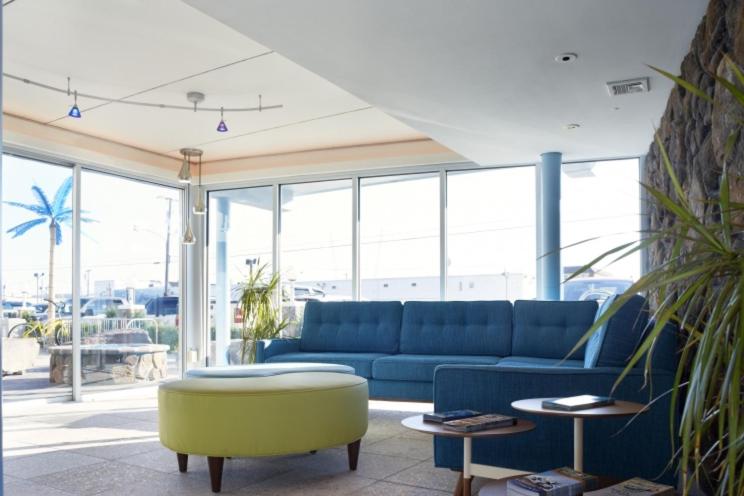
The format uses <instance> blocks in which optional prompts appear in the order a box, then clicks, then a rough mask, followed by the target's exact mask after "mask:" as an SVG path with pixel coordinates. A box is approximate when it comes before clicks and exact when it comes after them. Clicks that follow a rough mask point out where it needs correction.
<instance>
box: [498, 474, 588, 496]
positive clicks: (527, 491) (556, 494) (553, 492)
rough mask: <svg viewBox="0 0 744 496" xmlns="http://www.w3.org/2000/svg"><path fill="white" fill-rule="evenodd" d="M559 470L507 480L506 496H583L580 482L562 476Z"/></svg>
mask: <svg viewBox="0 0 744 496" xmlns="http://www.w3.org/2000/svg"><path fill="white" fill-rule="evenodd" d="M560 470H561V469H557V470H550V471H548V472H542V473H539V474H533V475H526V476H524V477H519V478H517V479H509V480H508V481H507V482H506V494H507V496H578V495H580V494H583V492H584V483H583V482H582V480H580V479H577V478H574V477H567V476H565V475H562V474H561V473H560V472H559V471H560ZM582 475H585V474H582Z"/></svg>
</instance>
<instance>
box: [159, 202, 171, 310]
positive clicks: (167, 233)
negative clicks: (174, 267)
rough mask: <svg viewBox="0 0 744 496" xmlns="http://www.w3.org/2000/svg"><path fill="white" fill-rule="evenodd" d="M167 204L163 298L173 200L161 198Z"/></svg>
mask: <svg viewBox="0 0 744 496" xmlns="http://www.w3.org/2000/svg"><path fill="white" fill-rule="evenodd" d="M161 198H163V199H164V200H166V201H167V202H168V215H167V217H166V232H165V278H164V279H165V281H164V282H163V296H168V268H169V267H170V235H171V214H172V209H173V198H167V197H164V196H162V197H161Z"/></svg>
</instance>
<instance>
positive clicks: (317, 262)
mask: <svg viewBox="0 0 744 496" xmlns="http://www.w3.org/2000/svg"><path fill="white" fill-rule="evenodd" d="M351 198H352V185H351V180H349V179H345V180H340V181H322V182H314V183H302V184H289V185H283V186H282V187H281V228H280V240H281V241H280V247H281V254H280V256H281V258H280V260H281V262H280V263H281V265H280V267H281V274H282V283H283V284H282V300H283V313H284V316H285V318H287V319H288V320H289V321H290V326H289V328H288V329H287V330H286V334H287V335H294V334H296V333H297V332H298V329H299V326H300V323H301V320H302V315H303V312H304V305H305V302H306V301H308V300H325V301H327V300H349V299H351V298H352V288H351V283H352V277H351V272H352V262H351V252H352V250H351V237H352V236H351V225H352V224H351V223H352V216H351V206H352V201H351Z"/></svg>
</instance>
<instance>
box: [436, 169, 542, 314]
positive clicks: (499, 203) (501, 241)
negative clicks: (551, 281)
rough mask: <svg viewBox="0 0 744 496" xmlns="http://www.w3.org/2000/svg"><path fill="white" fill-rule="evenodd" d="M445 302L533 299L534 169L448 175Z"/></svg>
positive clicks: (479, 171) (534, 263) (489, 170)
mask: <svg viewBox="0 0 744 496" xmlns="http://www.w3.org/2000/svg"><path fill="white" fill-rule="evenodd" d="M447 266H448V269H447V299H449V300H501V299H506V300H516V299H520V298H534V297H535V267H536V261H535V168H534V167H513V168H502V169H488V170H471V171H462V172H450V173H448V174H447Z"/></svg>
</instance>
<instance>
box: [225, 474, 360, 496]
mask: <svg viewBox="0 0 744 496" xmlns="http://www.w3.org/2000/svg"><path fill="white" fill-rule="evenodd" d="M373 483H374V480H373V479H366V478H364V477H360V476H358V475H354V474H350V473H345V474H337V475H328V474H323V473H318V472H315V471H311V470H293V471H291V472H288V473H285V474H282V475H280V476H278V477H274V478H271V479H268V480H265V481H263V482H260V483H258V484H253V485H250V486H248V487H247V488H244V489H243V490H241V491H239V492H238V494H243V495H245V496H249V495H250V496H276V495H278V494H281V495H282V496H340V495H347V494H349V495H350V494H357V492H358V491H359V490H360V489H362V488H363V487H365V486H369V485H371V484H373Z"/></svg>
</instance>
